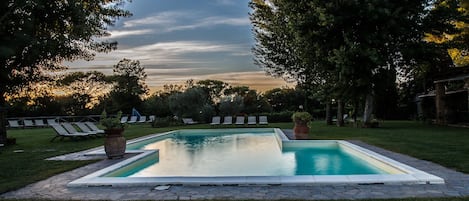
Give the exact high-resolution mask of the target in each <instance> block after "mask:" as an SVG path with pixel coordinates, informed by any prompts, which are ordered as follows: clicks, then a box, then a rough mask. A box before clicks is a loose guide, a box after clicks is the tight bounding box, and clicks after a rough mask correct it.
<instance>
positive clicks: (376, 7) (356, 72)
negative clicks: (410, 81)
mask: <svg viewBox="0 0 469 201" xmlns="http://www.w3.org/2000/svg"><path fill="white" fill-rule="evenodd" d="M432 3H435V4H433V5H439V4H442V3H446V4H450V6H443V7H435V9H429V8H431V5H432ZM460 3H461V1H427V0H420V1H418V0H417V1H414V0H400V1H388V0H378V1H376V0H362V1H320V0H299V1H287V0H253V1H251V3H250V5H251V7H252V8H253V10H254V11H253V13H252V14H251V21H252V22H253V25H254V34H255V37H256V41H257V43H256V46H255V47H254V54H255V56H256V59H257V60H256V61H257V63H260V64H261V65H263V67H264V68H268V70H267V71H268V72H273V73H271V74H273V75H277V76H278V75H287V76H293V77H295V78H297V79H298V81H299V82H300V83H301V84H302V85H309V86H310V87H308V88H322V87H327V89H323V90H320V91H324V92H326V93H328V94H331V95H332V97H335V99H336V100H337V101H338V102H339V103H341V104H340V105H342V104H343V103H345V102H347V99H351V98H354V97H363V100H366V101H365V104H364V105H365V107H364V108H365V109H364V121H365V124H366V123H369V121H370V120H371V118H370V117H371V114H372V113H373V102H374V94H375V92H376V90H379V89H377V88H376V83H375V81H376V80H378V79H376V78H377V76H378V75H377V72H379V71H380V70H381V69H384V70H391V69H395V70H396V71H397V69H399V68H402V67H407V66H412V62H411V60H409V59H406V58H411V57H413V56H415V54H411V53H410V52H412V50H415V49H416V48H418V47H419V46H421V45H422V42H423V38H424V33H425V30H429V29H428V28H429V27H430V28H431V27H442V28H441V29H447V28H450V29H449V30H454V27H455V26H454V24H452V23H453V22H454V21H453V20H451V19H456V18H457V17H456V16H459V17H461V14H457V13H456V12H455V10H454V9H453V7H454V5H459V4H460ZM447 8H451V9H447ZM430 11H432V13H430ZM448 15H450V16H452V17H448ZM428 22H432V23H428ZM430 30H431V29H430ZM331 95H329V96H331ZM337 116H338V117H341V116H342V113H341V110H340V109H339V110H338V114H337Z"/></svg>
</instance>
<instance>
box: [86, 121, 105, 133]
mask: <svg viewBox="0 0 469 201" xmlns="http://www.w3.org/2000/svg"><path fill="white" fill-rule="evenodd" d="M85 124H86V125H87V126H88V127H89V128H90V129H91V130H92V131H95V132H96V133H104V130H102V129H99V128H98V127H97V126H96V125H95V124H94V123H93V122H89V121H87V122H85Z"/></svg>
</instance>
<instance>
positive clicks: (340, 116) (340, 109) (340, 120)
mask: <svg viewBox="0 0 469 201" xmlns="http://www.w3.org/2000/svg"><path fill="white" fill-rule="evenodd" d="M337 126H338V127H342V126H344V102H343V101H342V99H338V100H337Z"/></svg>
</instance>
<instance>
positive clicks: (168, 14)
mask: <svg viewBox="0 0 469 201" xmlns="http://www.w3.org/2000/svg"><path fill="white" fill-rule="evenodd" d="M188 15H191V14H189V13H188V12H185V11H165V12H160V13H158V14H154V15H151V16H148V17H144V18H140V19H134V20H127V21H124V28H129V27H138V26H147V25H173V24H175V23H177V22H178V20H180V19H183V18H186V17H187V16H188ZM192 15H194V14H192Z"/></svg>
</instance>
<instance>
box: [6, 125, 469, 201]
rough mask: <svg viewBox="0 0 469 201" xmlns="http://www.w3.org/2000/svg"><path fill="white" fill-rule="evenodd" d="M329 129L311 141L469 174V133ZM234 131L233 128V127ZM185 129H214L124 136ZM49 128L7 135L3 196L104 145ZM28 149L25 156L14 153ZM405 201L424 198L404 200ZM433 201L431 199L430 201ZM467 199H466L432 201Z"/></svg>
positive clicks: (133, 130) (145, 128)
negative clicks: (347, 143)
mask: <svg viewBox="0 0 469 201" xmlns="http://www.w3.org/2000/svg"><path fill="white" fill-rule="evenodd" d="M350 126H351V125H349V127H342V128H338V127H335V126H326V125H324V123H323V122H318V121H316V122H313V125H312V128H311V132H310V134H311V137H312V138H314V139H347V140H362V141H364V142H366V143H369V144H373V145H376V146H379V147H383V148H385V149H388V150H392V151H395V152H399V153H403V154H407V155H411V156H414V157H416V158H420V159H424V160H429V161H433V162H435V163H439V164H441V165H443V166H446V167H448V168H452V169H455V170H458V171H461V172H465V173H469V160H467V153H469V146H467V142H469V132H468V131H469V130H468V129H464V128H451V127H441V126H433V125H425V124H422V123H417V122H410V121H386V122H381V127H380V128H374V129H365V128H353V127H350ZM233 127H234V126H233ZM269 127H279V128H287V129H290V128H292V127H293V124H292V123H274V124H270V125H269ZM186 128H211V126H209V125H191V126H179V127H169V128H152V127H150V126H149V125H148V124H145V125H131V126H129V127H128V128H127V129H126V131H125V133H124V135H125V137H126V138H127V139H132V138H136V137H140V136H144V135H148V134H152V133H159V132H165V131H169V130H176V129H186ZM54 135H55V134H54V131H53V130H52V129H50V128H41V129H17V130H9V131H8V136H9V137H15V138H16V139H17V143H18V144H17V145H14V146H8V147H4V148H1V149H0V151H1V153H0V159H1V161H2V162H1V163H0V170H1V171H0V193H4V192H7V191H10V190H14V189H18V188H21V187H23V186H25V185H27V184H30V183H33V182H36V181H39V180H42V179H45V178H48V177H50V176H53V175H56V174H58V173H61V172H65V171H68V170H71V169H74V168H77V167H81V166H83V165H86V164H89V163H92V162H94V161H45V160H44V159H46V158H49V157H52V156H57V155H62V154H66V153H71V152H76V151H81V150H85V149H88V148H93V147H97V146H101V145H102V144H103V138H95V139H87V140H79V141H72V140H69V139H65V140H64V141H59V140H56V141H54V142H49V140H50V139H52V137H54ZM17 150H23V152H21V153H15V151H17ZM404 200H406V201H411V200H419V199H404ZM427 200H428V199H427ZM432 200H435V201H437V200H463V199H453V198H451V199H450V198H444V199H432Z"/></svg>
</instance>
